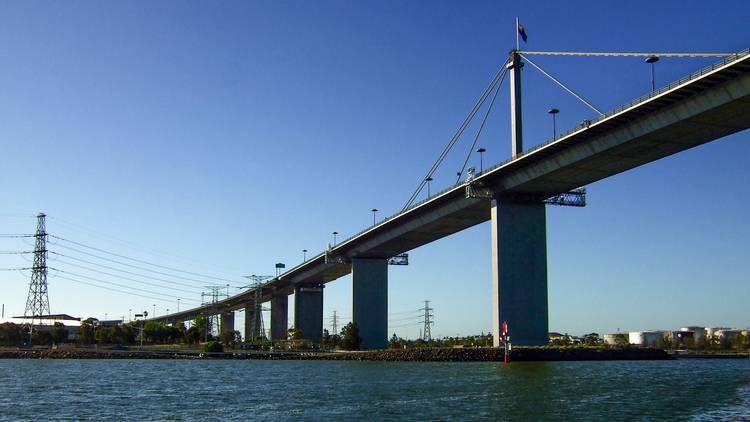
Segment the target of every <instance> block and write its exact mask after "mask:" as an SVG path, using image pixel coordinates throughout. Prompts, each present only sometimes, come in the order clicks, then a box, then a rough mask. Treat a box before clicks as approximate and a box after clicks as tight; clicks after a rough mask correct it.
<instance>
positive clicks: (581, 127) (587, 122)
mask: <svg viewBox="0 0 750 422" xmlns="http://www.w3.org/2000/svg"><path fill="white" fill-rule="evenodd" d="M748 54H750V48H747V49H745V50H742V51H740V52H738V53H736V54H734V55H732V56H729V57H726V58H724V59H722V60H719V61H717V62H715V63H713V64H711V65H709V66H706V67H704V68H701V69H700V70H698V71H696V72H693V73H691V74H690V75H688V76H684V77H682V78H680V79H678V80H676V81H673V82H671V83H669V84H667V85H665V86H663V87H661V88H659V89H657V90H654V91H651V92H649V93H648V94H644V95H642V96H640V97H638V98H636V99H635V100H632V101H630V102H628V103H625V104H623V105H621V106H619V107H617V108H615V109H613V110H610V111H609V112H607V113H605V114H602V115H601V116H598V117H596V118H594V119H591V120H585V121H584V122H583V123H582V124H580V125H578V126H576V127H573V128H571V129H569V130H567V131H565V132H561V133H560V134H559V135H557V136H555V137H554V138H552V139H550V140H548V141H545V142H542V143H539V144H537V145H534V146H533V147H531V148H529V149H527V150H526V151H523V152H521V153H520V154H518V155H517V156H516V157H514V158H510V159H507V160H505V161H501V162H500V163H498V164H495V165H494V166H491V167H489V168H487V170H485V171H484V172H485V173H486V172H488V171H491V170H494V169H496V168H498V167H502V166H504V165H506V164H508V163H510V162H511V161H513V160H517V159H519V158H520V157H523V156H525V155H527V154H529V153H532V152H534V151H536V150H539V149H541V148H544V147H545V146H547V145H549V144H552V143H554V142H555V141H557V140H559V139H562V138H565V137H566V136H569V135H571V134H573V133H576V132H580V131H582V130H584V129H586V128H587V127H588V126H591V125H593V124H596V123H599V122H601V121H602V120H605V119H608V118H610V117H612V116H614V115H615V114H617V113H620V112H622V111H623V110H627V109H629V108H631V107H633V106H636V105H638V104H641V103H645V102H646V101H648V100H650V99H652V98H654V97H657V96H659V95H661V94H663V93H665V92H667V91H669V90H671V89H674V88H676V87H678V86H680V85H682V84H684V83H687V82H690V81H692V80H695V79H698V78H700V77H701V76H703V75H705V74H707V73H709V72H712V71H714V70H716V69H718V68H720V67H722V66H725V65H727V64H729V63H732V62H735V61H738V60H740V59H742V58H744V57H745V56H747V55H748Z"/></svg>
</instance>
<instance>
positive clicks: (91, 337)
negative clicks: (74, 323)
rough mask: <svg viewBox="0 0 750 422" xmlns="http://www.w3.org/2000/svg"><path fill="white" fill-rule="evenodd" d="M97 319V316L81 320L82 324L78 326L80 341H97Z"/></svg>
mask: <svg viewBox="0 0 750 422" xmlns="http://www.w3.org/2000/svg"><path fill="white" fill-rule="evenodd" d="M96 322H97V320H96V319H95V318H86V319H84V320H83V321H81V326H80V327H79V328H78V336H77V337H78V341H79V342H80V343H83V344H93V343H95V342H96V337H95V334H94V332H95V330H96V327H95V325H94V324H95V323H96Z"/></svg>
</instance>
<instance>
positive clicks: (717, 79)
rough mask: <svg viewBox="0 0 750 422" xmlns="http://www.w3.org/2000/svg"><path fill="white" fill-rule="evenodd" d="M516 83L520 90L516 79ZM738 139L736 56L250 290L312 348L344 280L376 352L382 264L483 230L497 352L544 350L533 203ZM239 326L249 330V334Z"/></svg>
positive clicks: (230, 308)
mask: <svg viewBox="0 0 750 422" xmlns="http://www.w3.org/2000/svg"><path fill="white" fill-rule="evenodd" d="M511 54H514V55H519V56H520V54H519V53H518V52H512V53H511ZM516 59H517V60H518V59H520V58H519V57H516ZM518 78H519V80H518V81H517V83H519V87H520V72H518ZM519 117H520V114H519ZM748 127H750V55H749V51H748V50H744V51H742V52H740V53H737V54H736V55H734V56H732V57H729V58H727V59H725V60H722V61H720V62H718V63H716V64H714V65H712V66H709V67H707V68H704V69H702V70H700V71H699V72H696V73H695V74H693V75H690V76H688V77H685V78H683V79H681V80H679V81H676V82H673V83H672V84H670V85H668V86H666V87H664V88H661V89H659V90H657V91H654V92H652V93H651V94H649V95H647V96H645V97H642V98H640V99H638V100H636V101H634V102H632V103H630V104H627V105H624V106H622V107H620V108H618V109H616V110H614V111H612V112H610V113H607V114H605V115H603V116H600V117H599V118H597V119H595V120H591V121H586V122H583V123H582V124H581V125H580V126H579V127H576V128H574V129H572V130H571V131H569V132H567V133H565V134H562V135H560V136H558V137H556V138H555V139H553V140H551V141H549V142H546V143H544V144H541V145H538V146H536V147H534V148H531V149H529V150H527V151H520V149H519V150H518V151H516V155H515V156H514V157H513V158H512V159H510V160H508V161H506V162H503V163H500V164H498V165H496V166H494V167H492V168H489V169H487V170H485V171H484V172H483V173H481V174H479V175H477V176H476V177H475V178H474V179H473V180H466V181H463V182H461V183H459V184H458V185H456V186H454V187H451V188H449V189H446V190H444V191H442V192H439V193H437V194H434V195H432V196H431V197H429V198H427V199H426V200H424V201H422V202H420V203H417V204H415V205H413V206H411V207H410V208H408V209H406V210H404V211H403V212H400V213H398V214H396V215H393V216H391V217H389V218H387V219H385V220H383V221H381V222H379V223H377V224H375V225H373V226H371V227H368V228H367V229H365V230H363V231H362V232H360V233H358V234H356V235H354V236H352V237H350V238H349V239H346V240H345V241H342V242H340V243H338V244H336V245H334V246H332V247H331V248H330V250H328V251H325V252H323V253H321V254H318V255H317V256H313V257H311V258H309V259H307V260H306V261H305V262H303V263H301V264H299V265H297V266H296V267H294V268H291V269H289V270H288V271H286V272H284V273H283V274H280V275H279V276H277V277H274V278H272V279H270V280H269V281H268V282H266V283H264V284H263V285H262V286H261V287H259V288H260V290H261V296H262V300H263V301H264V302H265V301H270V302H271V337H272V339H282V338H285V337H286V329H287V325H288V320H287V318H288V309H287V303H288V300H287V299H288V296H289V295H290V294H294V295H295V312H294V326H295V327H297V328H299V329H301V331H302V334H303V336H304V337H305V338H307V339H309V340H311V341H314V342H319V341H320V339H321V335H322V331H323V291H324V286H325V284H326V283H328V282H331V281H333V280H336V279H337V278H339V277H341V276H343V275H346V274H349V273H352V283H353V288H352V290H353V297H352V315H353V321H355V322H356V323H357V325H358V327H359V330H360V336H361V337H362V339H363V342H362V346H363V347H364V348H370V349H374V348H384V347H386V346H387V341H388V259H389V258H391V257H393V256H395V255H398V254H400V253H404V252H407V251H410V250H412V249H415V248H418V247H420V246H422V245H425V244H428V243H430V242H433V241H435V240H438V239H440V238H443V237H445V236H448V235H450V234H453V233H457V232H460V231H462V230H464V229H466V228H469V227H472V226H474V225H477V224H480V223H482V222H485V221H488V220H491V221H492V225H491V230H492V274H493V276H492V295H493V296H492V297H493V309H492V314H493V332H494V338H495V345H497V344H498V342H499V334H500V333H499V326H500V324H501V323H502V321H508V324H509V326H510V327H511V330H512V335H513V340H514V343H517V344H527V345H537V344H546V343H547V333H548V310H547V246H546V209H545V207H546V205H545V203H544V202H543V201H544V200H545V199H546V198H549V197H551V196H554V195H558V194H561V193H565V192H568V191H570V190H571V189H575V188H578V187H581V186H585V185H588V184H590V183H593V182H596V181H598V180H601V179H604V178H607V177H610V176H613V175H615V174H618V173H621V172H623V171H626V170H630V169H633V168H635V167H638V166H640V165H643V164H646V163H649V162H652V161H656V160H658V159H660V158H663V157H667V156H669V155H672V154H675V153H678V152H680V151H684V150H686V149H689V148H693V147H696V146H698V145H702V144H704V143H707V142H710V141H713V140H716V139H720V138H722V137H725V136H727V135H730V134H732V133H735V132H739V131H742V130H745V129H747V128H748ZM518 144H519V145H520V142H519V143H518ZM255 296H256V291H255V289H249V290H247V291H244V292H242V293H240V294H237V295H235V296H232V297H229V298H227V299H224V300H222V301H220V302H218V303H217V304H212V305H206V306H202V307H197V308H193V309H188V310H185V311H182V312H178V313H173V314H169V315H164V316H160V317H158V318H153V319H152V320H154V321H162V322H174V321H185V320H190V319H193V318H195V317H197V316H200V315H213V314H217V313H219V314H221V315H222V320H225V321H227V322H228V321H230V320H232V321H233V319H234V318H233V312H234V311H236V310H239V309H243V308H245V309H246V313H245V316H246V321H247V319H248V318H251V317H252V315H254V313H253V312H252V309H251V308H250V307H251V306H252V304H253V301H254V298H255ZM245 325H246V330H247V327H248V326H250V325H249V324H248V323H247V322H246V324H245ZM227 326H228V327H232V326H233V324H229V323H227ZM232 329H233V327H232ZM246 332H247V331H246Z"/></svg>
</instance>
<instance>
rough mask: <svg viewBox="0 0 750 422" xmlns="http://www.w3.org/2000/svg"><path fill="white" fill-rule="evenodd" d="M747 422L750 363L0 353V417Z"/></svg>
mask: <svg viewBox="0 0 750 422" xmlns="http://www.w3.org/2000/svg"><path fill="white" fill-rule="evenodd" d="M561 418H565V419H586V420H592V419H594V420H604V419H606V420H666V419H669V420H675V419H680V420H721V419H726V420H750V360H678V361H645V362H633V361H628V362H622V361H621V362H539V363H513V364H511V365H502V364H495V363H406V362H396V363H380V362H333V361H218V360H217V361H206V360H201V361H183V360H167V361H160V360H159V361H157V360H0V420H199V421H207V420H249V419H262V420H323V419H328V420H331V419H333V420H393V419H411V420H447V419H492V420H519V419H520V420H560V419H561Z"/></svg>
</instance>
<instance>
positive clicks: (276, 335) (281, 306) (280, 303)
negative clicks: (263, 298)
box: [271, 294, 289, 341]
mask: <svg viewBox="0 0 750 422" xmlns="http://www.w3.org/2000/svg"><path fill="white" fill-rule="evenodd" d="M288 324H289V296H288V295H285V294H279V295H274V296H273V297H272V298H271V340H274V341H276V340H285V339H286V336H287V325H288Z"/></svg>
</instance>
